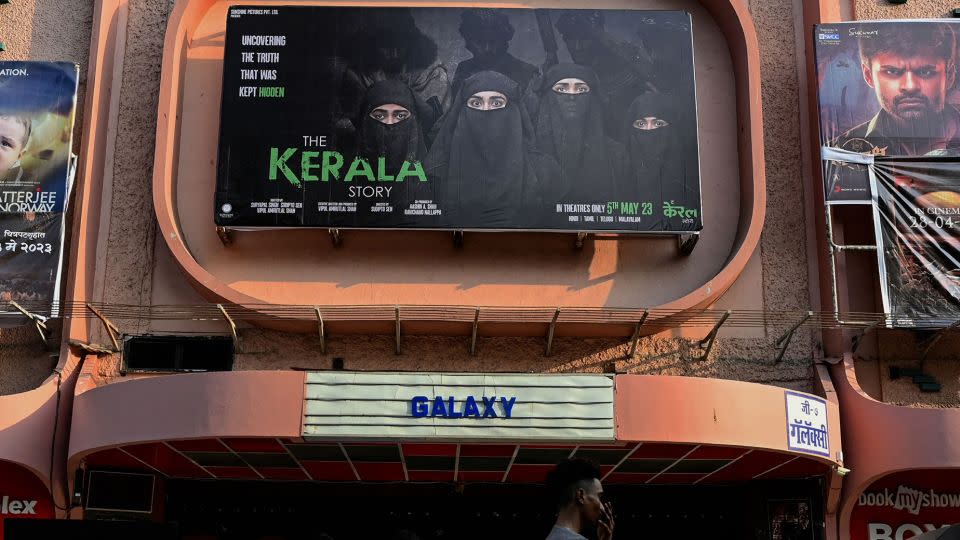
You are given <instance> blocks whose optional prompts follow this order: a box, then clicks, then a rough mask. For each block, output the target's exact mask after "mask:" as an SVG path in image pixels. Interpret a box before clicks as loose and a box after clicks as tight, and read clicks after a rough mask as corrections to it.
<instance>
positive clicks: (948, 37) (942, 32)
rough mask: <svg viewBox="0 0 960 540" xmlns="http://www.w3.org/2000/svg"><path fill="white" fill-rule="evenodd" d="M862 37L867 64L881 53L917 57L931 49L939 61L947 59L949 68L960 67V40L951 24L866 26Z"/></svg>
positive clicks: (862, 55)
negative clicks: (959, 57)
mask: <svg viewBox="0 0 960 540" xmlns="http://www.w3.org/2000/svg"><path fill="white" fill-rule="evenodd" d="M858 34H859V36H860V37H859V40H858V41H859V42H860V60H861V61H863V62H869V61H870V59H871V58H873V57H874V56H876V55H878V54H880V53H894V54H897V55H900V56H913V55H915V54H917V53H919V52H922V51H925V50H928V49H931V50H933V52H934V54H936V55H937V57H938V58H943V59H944V61H945V62H946V63H947V66H948V69H952V67H953V66H955V65H956V57H957V38H956V35H955V34H954V33H953V29H952V28H951V27H950V25H948V24H934V25H929V24H915V23H899V24H891V25H862V26H860V27H859V28H858Z"/></svg>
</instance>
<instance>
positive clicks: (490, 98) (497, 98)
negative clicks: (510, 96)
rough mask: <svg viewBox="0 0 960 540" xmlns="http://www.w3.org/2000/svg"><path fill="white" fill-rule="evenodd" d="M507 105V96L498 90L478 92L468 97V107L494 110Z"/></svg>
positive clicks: (479, 109)
mask: <svg viewBox="0 0 960 540" xmlns="http://www.w3.org/2000/svg"><path fill="white" fill-rule="evenodd" d="M506 106H507V96H505V95H503V94H502V93H501V92H497V91H496V90H487V91H483V92H477V93H475V94H473V95H472V96H470V98H469V99H467V107H469V108H471V109H475V110H478V111H493V110H496V109H503V108H504V107H506Z"/></svg>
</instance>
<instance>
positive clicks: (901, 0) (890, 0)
mask: <svg viewBox="0 0 960 540" xmlns="http://www.w3.org/2000/svg"><path fill="white" fill-rule="evenodd" d="M887 2H888V3H890V4H906V3H907V0H887Z"/></svg>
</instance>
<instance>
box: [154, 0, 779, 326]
mask: <svg viewBox="0 0 960 540" xmlns="http://www.w3.org/2000/svg"><path fill="white" fill-rule="evenodd" d="M262 3H263V4H264V5H269V4H270V3H271V2H269V1H266V2H262ZM306 4H321V2H306ZM701 4H702V5H703V6H704V7H705V8H706V10H707V11H708V12H709V13H710V14H711V15H712V17H713V18H714V20H715V21H716V23H717V24H718V25H719V27H720V29H721V31H722V33H723V35H724V37H725V38H726V40H727V42H728V45H729V47H730V53H731V59H732V62H733V66H734V72H735V86H736V101H737V109H738V115H737V117H738V120H737V121H738V126H737V128H738V130H737V131H738V133H739V169H740V193H741V205H740V206H741V216H740V225H739V228H738V232H737V234H736V238H735V240H734V247H733V249H732V251H731V253H730V254H729V256H728V257H727V259H726V262H725V263H724V266H723V267H722V269H721V270H720V271H719V272H718V273H717V274H716V275H715V276H713V277H712V278H711V279H709V280H707V281H706V282H705V283H703V284H702V285H700V286H699V287H697V288H696V289H695V290H693V291H692V292H689V293H687V294H686V295H684V296H682V297H680V298H677V299H675V300H672V301H669V302H666V303H664V304H662V305H659V306H655V309H663V310H673V311H676V312H680V315H678V317H677V320H680V319H682V318H683V315H682V313H683V312H684V311H689V310H695V309H698V308H703V307H705V306H708V305H710V304H712V303H713V302H715V301H716V300H717V299H718V298H719V297H720V296H721V295H722V294H723V293H724V292H726V291H727V289H729V288H730V286H731V285H732V284H733V283H734V281H735V280H736V279H737V278H738V277H739V276H740V274H741V272H742V271H743V270H744V268H745V267H746V265H747V262H748V261H749V259H750V257H751V256H752V255H753V254H754V252H755V250H756V248H757V246H758V243H759V239H760V233H761V230H762V229H763V224H764V217H765V211H766V181H765V170H764V149H763V121H762V112H761V94H760V56H759V45H758V41H757V36H756V33H755V30H754V27H753V23H752V19H751V18H750V15H749V13H748V11H747V9H746V7H745V5H744V4H743V2H740V1H738V0H701ZM225 5H226V2H224V0H194V1H187V0H180V1H178V3H177V5H176V7H175V9H174V12H173V15H172V16H171V18H170V23H169V25H168V29H167V35H166V41H165V47H164V58H163V66H164V67H163V72H162V81H161V92H160V98H159V108H158V123H157V137H156V155H155V162H154V177H153V198H154V207H155V210H156V214H157V219H158V222H159V225H160V231H161V233H162V235H163V238H164V240H165V242H166V243H167V246H168V248H169V249H170V251H171V253H172V254H173V257H174V259H175V260H176V262H177V264H178V265H179V266H180V267H181V268H182V269H183V271H184V272H185V274H186V276H187V278H188V279H189V280H190V282H192V284H193V285H194V286H195V288H197V290H198V291H199V292H200V293H201V294H202V295H203V296H204V297H206V298H207V299H208V300H210V301H216V302H227V303H232V304H236V305H239V306H244V307H245V309H246V310H249V311H251V312H255V313H256V312H258V311H262V310H263V308H258V305H261V306H262V305H263V304H269V303H270V302H271V300H270V299H269V298H257V297H254V296H251V295H249V294H246V293H244V292H242V291H240V290H238V289H237V288H236V287H234V286H232V285H231V284H230V283H227V282H226V281H225V280H223V279H221V278H220V277H218V276H217V275H215V274H214V273H212V272H210V271H209V270H208V269H206V268H205V267H204V265H203V264H201V262H199V261H198V260H197V258H196V257H195V255H194V254H193V253H192V252H191V250H190V248H189V246H188V242H187V239H186V238H185V233H184V230H183V228H182V227H181V224H180V222H179V218H178V211H177V203H176V183H177V181H176V177H177V174H178V166H177V164H178V157H179V148H180V147H179V143H180V134H179V122H180V119H181V115H180V112H181V108H182V105H183V100H184V98H183V94H182V92H181V87H182V85H183V83H184V80H185V74H184V66H185V62H186V59H187V56H188V52H189V49H190V45H191V43H192V41H193V40H194V36H193V34H192V30H193V29H195V28H196V27H197V25H198V24H200V21H201V20H202V19H203V18H204V16H205V14H206V13H207V12H208V11H209V10H210V9H212V8H213V7H214V6H221V7H223V6H225ZM357 5H360V4H357ZM420 5H423V4H420ZM430 5H437V6H440V5H444V4H442V3H436V4H433V3H431V4H430ZM198 39H200V38H198ZM213 60H215V59H213ZM270 287H271V286H265V289H270ZM274 288H275V287H274ZM645 307H651V308H653V307H654V306H645ZM261 319H264V320H258V321H256V324H260V325H264V326H271V327H274V328H285V329H296V330H300V331H304V330H306V329H307V328H309V327H308V326H306V325H304V324H303V322H304V321H303V320H291V319H286V320H280V319H279V318H275V319H270V318H269V317H261ZM503 322H517V321H509V320H505V321H503Z"/></svg>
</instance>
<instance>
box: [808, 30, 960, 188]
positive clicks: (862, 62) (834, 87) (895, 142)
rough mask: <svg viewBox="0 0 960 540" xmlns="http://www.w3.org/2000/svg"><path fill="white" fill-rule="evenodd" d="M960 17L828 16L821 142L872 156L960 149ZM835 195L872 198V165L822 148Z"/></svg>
mask: <svg viewBox="0 0 960 540" xmlns="http://www.w3.org/2000/svg"><path fill="white" fill-rule="evenodd" d="M958 34H960V21H949V20H942V19H941V20H930V21H884V22H852V23H833V24H821V25H818V26H817V27H816V28H815V30H814V43H815V44H816V45H815V47H816V59H817V80H818V92H817V95H818V98H819V108H820V111H819V113H820V143H821V146H822V147H824V149H825V150H827V149H838V150H843V151H847V152H854V153H857V154H863V155H866V156H888V157H918V156H960V110H958V109H957V104H958V103H960V91H958V90H957V85H956V79H957V46H956V42H957V35H958ZM823 179H824V193H825V195H826V199H827V202H828V203H861V204H866V203H869V202H870V192H869V174H868V171H867V166H866V165H864V164H858V163H853V162H851V161H848V160H844V159H842V158H841V159H837V157H836V156H834V155H831V154H830V153H829V152H824V156H823Z"/></svg>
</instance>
